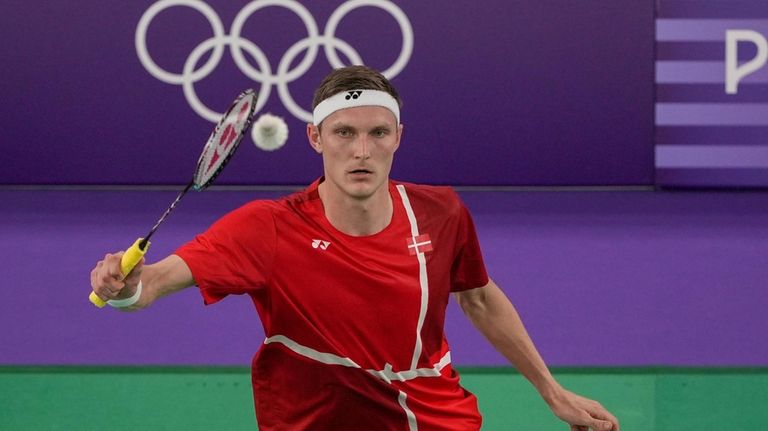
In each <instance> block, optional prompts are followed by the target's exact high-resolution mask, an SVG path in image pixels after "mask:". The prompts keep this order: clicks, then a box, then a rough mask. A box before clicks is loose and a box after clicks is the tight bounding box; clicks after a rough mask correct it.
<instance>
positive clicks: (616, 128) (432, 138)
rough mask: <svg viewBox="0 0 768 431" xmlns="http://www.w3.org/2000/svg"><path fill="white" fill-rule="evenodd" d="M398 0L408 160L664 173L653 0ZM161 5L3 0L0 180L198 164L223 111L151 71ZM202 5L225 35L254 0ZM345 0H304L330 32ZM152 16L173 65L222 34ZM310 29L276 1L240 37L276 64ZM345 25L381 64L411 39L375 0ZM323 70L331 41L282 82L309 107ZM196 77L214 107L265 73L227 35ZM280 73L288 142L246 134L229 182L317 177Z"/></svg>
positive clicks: (52, 179) (508, 168) (613, 175)
mask: <svg viewBox="0 0 768 431" xmlns="http://www.w3.org/2000/svg"><path fill="white" fill-rule="evenodd" d="M395 3H397V4H398V5H399V7H400V8H402V11H403V12H404V14H405V16H406V17H407V22H408V23H409V25H410V28H411V29H412V33H413V49H412V53H411V55H410V56H409V57H408V60H407V64H405V65H404V67H403V68H402V71H401V72H400V73H398V74H397V75H396V76H395V77H394V83H395V84H396V85H397V86H398V87H399V89H400V91H401V93H402V95H403V98H404V100H405V107H404V110H403V122H404V124H405V126H406V128H405V138H404V139H405V140H404V145H403V146H402V147H401V150H400V154H401V156H400V159H399V161H398V164H397V165H396V166H395V174H396V176H397V177H399V178H403V179H408V180H411V181H417V182H429V183H450V184H524V185H528V184H633V185H634V184H651V183H652V182H653V147H652V145H651V142H652V134H653V2H651V1H642V2H641V1H633V2H605V1H599V0H588V1H580V2H572V1H565V0H537V1H512V2H509V1H504V0H494V1H491V2H484V3H483V4H482V6H479V5H478V3H477V2H469V1H454V2H449V3H445V4H440V6H439V7H436V6H435V4H433V3H430V2H402V1H396V2H395ZM153 4H155V2H154V1H131V2H117V3H115V2H104V1H95V0H84V1H80V2H78V3H77V5H76V6H74V5H73V4H71V3H67V2H53V3H51V2H41V1H28V2H22V1H17V0H11V1H10V2H8V1H6V2H4V3H3V6H0V8H2V9H1V10H0V12H2V13H0V40H3V44H0V57H2V58H4V59H5V60H4V61H3V62H2V65H0V70H2V78H3V79H2V80H0V94H2V99H3V102H4V103H2V104H0V127H2V130H3V133H2V138H1V139H2V142H3V143H2V145H3V153H4V154H3V156H4V159H5V160H14V163H12V164H8V165H6V166H4V169H2V170H0V184H135V183H141V184H157V183H160V184H180V183H184V182H186V181H187V179H188V177H189V175H190V170H191V169H193V168H194V166H195V162H196V160H197V156H198V154H199V151H200V148H201V146H202V144H203V142H204V139H205V138H206V137H207V136H208V134H209V133H210V129H211V127H212V123H210V122H209V121H208V120H206V119H204V118H202V117H201V116H199V115H198V114H197V113H195V111H194V110H193V109H192V108H191V107H190V104H189V103H188V102H187V100H186V99H185V96H184V91H183V89H182V86H181V85H174V84H169V83H165V82H162V81H160V80H159V79H157V78H156V77H154V76H153V75H152V74H150V72H149V71H148V70H147V69H146V68H145V66H144V65H143V64H142V61H140V59H139V56H138V55H137V50H136V47H135V43H134V39H135V35H136V33H137V26H138V24H139V22H140V20H141V18H142V15H143V14H144V13H145V11H147V10H149V9H150V7H152V6H153ZM198 4H202V2H199V3H198ZM205 4H207V5H209V6H210V8H211V10H212V13H213V15H212V16H214V17H218V19H219V20H220V21H221V25H222V27H223V30H222V34H231V33H232V31H231V27H232V23H233V22H234V20H235V18H236V16H237V15H238V13H239V12H240V11H242V10H243V9H244V8H245V7H246V5H247V4H249V2H246V1H234V2H233V1H224V0H207V1H206V2H205ZM342 4H346V3H345V2H343V1H341V0H338V1H334V2H304V5H305V8H306V10H307V11H308V12H309V15H310V21H313V22H316V24H317V26H318V27H319V32H320V33H323V31H324V28H325V24H326V22H328V20H329V18H330V17H331V14H332V13H333V11H334V10H335V9H336V8H337V7H338V6H339V5H342ZM148 22H149V25H148V30H147V37H146V41H147V42H146V46H147V47H148V51H149V54H150V56H151V58H153V59H154V61H155V62H156V63H157V64H158V66H159V67H161V68H163V69H164V70H167V71H169V72H172V73H180V72H181V71H182V70H183V68H184V65H185V62H186V61H187V59H188V57H189V55H190V54H191V53H192V51H193V50H194V49H195V48H196V47H197V46H199V45H200V44H202V43H203V41H205V40H206V39H208V38H210V37H211V36H212V35H213V34H214V33H213V30H212V29H211V25H210V24H209V22H208V20H207V19H206V18H205V17H204V15H203V14H202V13H200V12H198V11H196V10H195V9H192V8H190V7H183V6H175V7H171V8H169V9H166V10H162V11H161V12H159V13H158V14H157V15H156V16H155V18H154V19H153V20H151V21H148ZM306 32H307V30H306V28H305V26H304V25H303V24H302V21H301V20H300V19H299V18H298V16H297V15H296V14H295V13H293V12H291V11H289V10H288V9H286V8H280V7H269V8H265V9H261V10H258V11H256V12H254V13H253V15H251V16H250V17H249V18H248V19H247V20H246V21H245V24H244V26H243V31H242V37H243V38H244V39H247V40H248V41H250V42H252V43H253V44H254V45H248V46H249V47H251V49H252V50H255V49H257V48H260V49H261V50H263V52H264V56H265V58H266V59H267V60H268V62H269V64H270V69H271V70H272V71H273V73H275V74H276V73H277V70H278V65H279V63H280V60H281V58H282V57H283V55H284V54H285V53H286V51H287V50H288V49H289V48H290V47H291V46H292V45H293V44H295V43H297V42H298V41H299V40H300V39H302V38H303V37H304V35H305V34H306ZM336 35H337V37H338V38H339V39H340V40H342V41H344V42H346V43H348V44H349V45H350V46H351V47H352V48H353V49H354V50H355V51H356V52H357V53H358V54H359V55H360V57H361V58H362V60H363V61H364V62H365V63H366V64H369V65H371V66H374V67H376V68H379V69H389V68H390V66H391V65H393V63H395V60H396V59H397V58H398V55H399V54H400V51H401V47H402V46H403V45H402V39H403V38H402V36H401V27H400V26H399V25H398V23H397V21H396V20H395V19H394V18H393V17H392V15H390V14H389V13H388V12H385V11H384V10H383V9H379V8H376V7H370V6H369V7H360V8H357V9H354V10H351V11H350V12H349V13H348V14H347V15H346V16H345V17H344V18H343V19H342V20H341V21H340V23H339V25H338V28H337V31H336ZM142 40H143V39H142ZM254 46H255V47H256V48H253V47H254ZM249 52H250V51H249ZM303 58H304V57H303V53H301V54H300V55H299V56H298V57H297V58H296V60H295V63H298V62H300V61H303V60H302V59H303ZM207 59H208V54H205V55H203V57H202V58H201V60H200V62H199V64H198V69H199V68H200V67H201V66H202V65H203V64H205V63H206V62H207ZM252 62H253V61H252ZM211 65H213V63H212V64H211ZM330 70H331V66H330V64H329V62H328V60H327V59H326V57H325V55H324V54H323V53H322V49H321V50H320V54H318V56H317V58H316V59H315V61H314V62H312V63H311V64H309V69H308V70H307V71H306V73H304V74H302V75H300V76H297V77H296V79H295V80H294V81H292V82H290V84H288V90H289V92H290V94H291V95H292V96H293V98H295V100H296V103H298V104H299V105H300V106H301V107H302V108H303V109H305V110H307V109H309V105H310V102H311V91H312V89H313V88H314V87H315V86H316V84H317V83H318V82H319V80H320V79H321V77H322V76H324V75H325V74H326V73H328V72H329V71H330ZM251 71H252V72H258V70H255V69H253V68H251ZM201 76H202V75H201ZM192 87H193V88H194V90H195V94H197V95H198V97H199V98H200V100H201V101H202V103H203V104H205V105H206V106H208V107H209V108H210V109H213V110H215V111H222V110H223V109H224V108H225V107H226V106H227V105H228V104H229V103H230V102H231V100H232V99H233V98H234V96H235V95H236V94H238V93H239V92H240V91H241V90H242V89H244V88H247V87H253V88H255V89H256V90H260V89H261V88H262V86H261V85H260V84H259V82H257V81H255V80H254V79H252V78H249V77H248V76H246V74H244V73H243V72H242V71H241V70H239V69H238V67H237V65H236V64H235V62H234V61H233V58H232V55H230V53H229V52H224V53H223V56H222V59H221V61H220V62H219V64H218V66H217V67H215V68H214V69H213V70H212V71H211V72H210V75H208V76H207V77H205V78H203V79H200V80H199V81H197V82H195V83H194V85H193V86H192ZM269 87H270V88H271V94H270V96H269V98H268V99H265V101H266V105H265V106H264V107H263V109H262V110H261V112H267V111H270V112H272V113H273V114H276V115H280V116H284V117H285V118H286V121H287V122H288V125H289V128H290V137H289V141H288V144H287V145H286V146H285V147H284V148H283V149H281V150H279V151H276V152H274V153H265V152H263V151H261V150H258V149H256V147H255V146H253V145H251V144H250V142H251V141H250V139H248V140H247V142H246V145H245V146H244V148H241V149H240V152H239V154H238V155H237V157H236V158H235V159H234V160H233V162H232V164H231V165H230V167H229V168H228V169H227V171H226V172H225V173H224V174H223V175H222V176H221V178H220V180H219V184H223V183H238V184H306V183H307V182H309V181H311V180H312V179H313V178H314V177H315V176H316V175H317V173H318V172H319V169H320V164H319V160H318V159H317V157H316V156H315V155H314V154H313V153H312V152H311V151H308V150H307V143H306V138H305V136H304V130H305V123H303V122H302V121H300V120H299V119H297V118H295V117H294V116H293V115H292V114H291V112H289V110H288V109H287V108H286V107H285V106H284V103H283V102H282V101H281V98H280V97H279V95H278V91H277V88H276V86H269ZM171 161H172V162H171ZM426 166H428V167H429V168H428V169H425V167H426Z"/></svg>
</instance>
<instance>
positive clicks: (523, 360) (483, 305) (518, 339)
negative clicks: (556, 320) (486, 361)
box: [456, 281, 561, 401]
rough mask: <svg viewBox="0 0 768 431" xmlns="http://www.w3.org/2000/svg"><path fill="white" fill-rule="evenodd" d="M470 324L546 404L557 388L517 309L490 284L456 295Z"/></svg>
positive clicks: (493, 284) (558, 387)
mask: <svg viewBox="0 0 768 431" xmlns="http://www.w3.org/2000/svg"><path fill="white" fill-rule="evenodd" d="M456 298H457V300H458V302H459V305H460V306H461V308H462V310H463V311H464V313H465V314H466V315H467V317H469V319H470V320H471V321H472V324H473V325H474V326H475V327H476V328H477V329H478V330H479V331H480V332H481V333H482V334H483V335H484V336H485V337H486V338H487V339H488V341H490V343H491V344H492V345H493V346H494V348H495V349H496V350H498V351H499V352H500V353H501V354H502V355H504V357H505V358H507V360H509V362H510V363H511V364H512V365H513V366H514V367H515V368H516V369H517V370H518V371H519V372H520V373H521V374H522V375H523V376H525V378H527V379H528V380H529V381H530V382H531V383H532V384H533V385H534V386H535V387H536V389H537V390H538V391H539V393H540V394H541V395H542V397H543V398H544V399H545V400H547V401H549V400H550V399H551V398H552V396H554V395H555V393H556V392H557V391H558V390H559V389H561V388H560V386H559V385H558V384H557V382H556V381H555V379H554V378H553V377H552V374H551V373H550V372H549V369H548V368H547V366H546V364H545V363H544V360H543V359H542V358H541V355H540V354H539V352H538V351H537V350H536V347H535V346H534V344H533V341H532V340H531V338H530V336H529V335H528V332H527V331H526V330H525V326H524V325H523V322H522V320H521V319H520V316H519V314H518V313H517V310H515V307H514V306H513V305H512V303H511V302H510V301H509V299H508V298H507V296H506V295H505V294H504V292H502V291H501V289H500V288H499V287H498V286H497V285H496V284H495V283H494V282H493V281H491V282H489V284H488V285H487V286H485V287H481V288H479V289H474V291H468V292H462V293H460V294H457V295H456Z"/></svg>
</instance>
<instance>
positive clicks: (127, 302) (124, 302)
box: [107, 280, 142, 308]
mask: <svg viewBox="0 0 768 431" xmlns="http://www.w3.org/2000/svg"><path fill="white" fill-rule="evenodd" d="M141 287H142V286H141V280H139V284H138V285H136V293H134V294H133V296H131V297H130V298H125V299H110V300H109V301H107V304H109V305H110V306H111V307H115V308H126V307H130V306H131V305H133V304H135V303H137V302H139V298H140V297H141Z"/></svg>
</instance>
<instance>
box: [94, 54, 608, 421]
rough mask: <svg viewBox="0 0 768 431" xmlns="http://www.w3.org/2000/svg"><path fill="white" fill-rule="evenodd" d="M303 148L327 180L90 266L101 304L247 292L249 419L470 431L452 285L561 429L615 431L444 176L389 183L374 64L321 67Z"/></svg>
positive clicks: (396, 134) (396, 103) (383, 94)
mask: <svg viewBox="0 0 768 431" xmlns="http://www.w3.org/2000/svg"><path fill="white" fill-rule="evenodd" d="M313 105H314V108H313V109H314V111H313V117H314V118H313V122H312V124H308V125H307V137H308V139H309V143H310V145H311V146H312V148H313V149H314V150H315V151H316V152H317V153H318V154H320V155H321V156H322V158H323V170H324V172H323V176H322V177H320V178H319V179H318V180H316V181H315V182H314V183H313V184H311V185H310V186H309V187H308V188H307V189H305V190H303V191H301V192H297V193H294V194H292V195H290V196H287V197H284V198H282V199H280V200H276V201H266V200H260V201H254V202H251V203H249V204H246V205H244V206H243V207H241V208H239V209H237V210H235V211H232V212H231V213H229V214H227V215H225V216H224V217H222V218H221V219H220V220H218V221H217V222H216V223H214V224H213V225H212V226H211V227H210V228H209V229H208V230H207V231H206V232H205V233H203V234H201V235H198V236H197V237H196V238H195V239H194V240H192V241H190V242H189V243H187V244H185V245H183V246H182V247H180V248H179V249H178V250H177V251H176V252H175V253H174V254H172V255H171V256H168V257H166V258H165V259H163V260H161V261H160V262H157V263H155V264H152V265H146V266H144V265H142V264H141V263H140V264H139V265H137V267H136V268H135V269H134V270H133V272H132V273H131V274H129V275H128V276H127V277H124V276H123V274H121V272H120V258H121V256H122V253H116V254H108V255H107V256H106V257H105V259H104V260H103V261H101V262H99V263H98V264H97V265H96V267H95V268H94V270H93V271H92V273H91V284H92V287H93V290H94V291H95V292H96V294H97V295H99V297H101V298H102V299H103V300H109V302H108V303H109V304H110V305H112V306H115V307H118V308H122V309H126V310H138V309H141V308H144V307H146V306H148V305H150V304H151V303H152V302H154V301H155V300H156V299H157V298H159V297H161V296H164V295H167V294H169V293H172V292H175V291H178V290H181V289H184V288H186V287H189V286H192V285H197V286H199V288H200V291H201V293H202V296H203V298H204V300H205V303H206V304H212V303H215V302H217V301H219V300H221V299H222V298H224V297H225V296H227V295H229V294H248V295H249V296H250V297H251V298H252V299H253V302H254V304H255V305H256V309H257V311H258V313H259V316H260V318H261V321H262V323H263V326H264V330H265V334H266V340H265V341H264V344H263V345H262V346H261V348H260V349H259V351H258V353H257V355H256V356H255V357H254V360H253V364H252V381H253V394H254V401H255V408H256V417H257V420H258V425H259V429H261V430H264V431H268V430H310V429H311V430H318V429H319V430H361V429H364V430H422V431H424V430H456V431H469V430H478V429H480V426H481V421H482V420H481V417H480V413H479V411H478V408H477V400H476V398H475V397H474V395H472V394H471V393H469V392H468V391H466V390H464V389H463V388H462V387H461V386H460V384H459V377H458V374H457V373H456V372H455V371H454V370H453V368H452V366H451V356H450V350H449V348H448V343H447V341H446V339H445V336H444V331H443V326H444V320H445V308H446V305H447V303H448V299H449V296H451V294H453V296H454V297H455V298H456V300H457V301H458V303H459V305H460V306H461V308H462V310H463V311H464V313H466V315H467V316H468V317H469V319H470V320H471V321H472V323H473V324H474V325H475V326H476V327H477V328H478V329H479V330H480V331H481V332H482V333H483V335H485V336H486V337H487V338H488V339H489V340H490V342H491V343H492V344H493V346H494V347H495V348H496V349H497V350H499V351H500V352H501V353H502V354H503V355H504V356H505V357H506V358H508V359H509V361H510V363H511V364H512V365H513V366H515V367H516V368H517V369H518V370H519V371H520V372H521V373H522V374H523V375H524V376H525V377H526V378H527V379H528V380H529V381H531V383H532V384H533V385H534V386H535V387H536V389H537V390H538V391H539V393H540V394H541V396H542V397H543V398H544V400H545V401H546V402H547V404H548V405H549V406H550V408H551V409H552V411H553V412H554V414H555V415H557V416H558V417H559V418H561V419H562V420H564V421H565V422H567V423H569V424H570V425H571V429H572V430H587V429H589V428H591V429H593V430H601V431H603V430H605V431H607V430H619V424H618V421H617V420H616V418H615V417H613V416H612V415H611V414H610V413H609V412H608V411H607V410H605V409H604V408H603V407H602V406H600V405H599V404H598V403H596V402H595V401H592V400H588V399H586V398H583V397H580V396H578V395H576V394H573V393H571V392H569V391H567V390H565V389H563V388H562V387H561V386H560V385H559V384H558V383H557V382H556V381H555V380H554V378H553V377H552V375H551V374H550V373H549V371H548V369H547V367H546V365H545V364H544V362H543V360H542V359H541V357H540V356H539V354H538V352H537V351H536V349H535V347H534V345H533V343H532V341H531V339H530V338H529V336H528V334H527V333H526V331H525V328H524V326H523V324H522V322H521V321H520V318H519V317H518V314H517V312H516V311H515V308H514V307H513V305H512V304H511V303H510V301H509V300H508V299H507V297H506V295H505V294H504V293H503V292H502V291H501V289H500V288H499V287H498V286H497V285H496V284H495V283H494V282H493V281H492V280H491V279H489V278H488V275H487V274H486V270H485V266H484V264H483V258H482V254H481V252H480V247H479V244H478V241H477V237H476V234H475V228H474V225H473V223H472V219H471V217H470V215H469V212H468V211H467V209H466V208H465V207H464V205H463V204H462V202H461V201H460V200H459V198H458V196H457V195H456V194H455V193H454V192H453V190H452V189H450V188H448V187H433V186H422V185H416V184H409V183H402V182H398V181H393V180H391V179H390V178H389V173H390V169H391V166H392V161H393V156H394V154H395V151H396V150H397V148H398V146H399V145H400V138H401V136H402V132H403V126H402V124H401V123H400V106H401V102H400V97H399V95H398V94H397V91H396V90H395V88H394V87H393V86H392V85H391V83H390V82H389V81H388V80H387V79H386V78H384V77H383V76H382V75H381V74H379V73H378V72H376V71H374V70H372V69H370V68H367V67H364V66H351V67H347V68H342V69H338V70H336V71H334V72H332V73H331V74H330V75H329V76H328V77H326V79H325V80H324V81H323V82H322V83H321V85H320V87H319V88H318V90H317V91H316V93H315V98H314V102H313Z"/></svg>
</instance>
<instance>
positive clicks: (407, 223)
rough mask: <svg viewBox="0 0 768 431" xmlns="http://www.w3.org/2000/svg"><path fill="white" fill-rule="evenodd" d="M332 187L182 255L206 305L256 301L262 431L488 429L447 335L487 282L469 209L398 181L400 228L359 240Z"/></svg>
mask: <svg viewBox="0 0 768 431" xmlns="http://www.w3.org/2000/svg"><path fill="white" fill-rule="evenodd" d="M321 181H322V179H320V180H318V181H316V182H315V183H313V184H312V185H311V186H309V187H308V188H307V189H306V190H304V191H301V192H298V193H295V194H293V195H290V196H288V197H285V198H283V199H280V200H277V201H254V202H251V203H249V204H247V205H245V206H243V207H241V208H239V209H237V210H235V211H233V212H231V213H229V214H227V215H226V216H224V217H223V218H222V219H220V220H219V221H217V222H216V223H215V224H214V225H213V226H211V227H210V228H209V229H208V231H206V232H205V233H203V234H202V235H199V236H197V237H196V238H195V239H194V240H193V241H191V242H189V243H188V244H186V245H184V246H182V247H181V248H179V249H178V250H177V252H176V254H177V255H179V256H180V257H181V258H182V259H183V260H184V261H185V262H186V263H187V265H188V266H189V268H190V269H191V270H192V274H193V276H194V279H195V282H196V283H197V285H198V286H200V291H201V292H202V295H203V298H204V300H205V302H206V304H211V303H214V302H216V301H219V300H220V299H222V298H223V297H225V296H226V295H228V294H248V295H249V296H250V297H251V298H252V299H253V302H254V304H255V306H256V309H257V311H258V313H259V316H260V318H261V322H262V324H263V326H264V333H265V334H266V340H265V341H264V344H263V345H262V346H261V348H260V349H259V351H258V353H257V354H256V355H255V357H254V359H253V364H252V382H253V395H254V401H255V407H256V417H257V420H258V425H259V429H260V430H263V431H269V430H292V431H295V430H305V429H306V430H309V429H312V430H318V429H320V430H324V429H329V430H361V429H365V430H416V429H420V430H462V431H465V430H477V429H479V428H480V424H481V417H480V414H479V412H478V409H477V400H476V399H475V397H474V395H472V394H471V393H469V392H468V391H466V390H464V389H463V388H462V387H461V386H460V385H459V378H458V374H457V373H456V372H455V371H454V370H453V368H452V367H451V358H450V351H449V349H448V343H447V342H446V339H445V336H444V333H443V326H444V320H445V308H446V306H447V303H448V299H449V296H450V295H449V294H450V292H452V291H461V290H466V289H472V288H477V287H481V286H485V285H486V284H487V283H488V276H487V274H486V271H485V266H484V264H483V259H482V255H481V253H480V247H479V245H478V241H477V237H476V234H475V228H474V225H473V223H472V219H471V217H470V215H469V212H468V211H467V209H466V208H465V207H464V205H463V204H462V203H461V201H460V200H459V198H458V196H457V195H456V194H455V192H453V190H452V189H450V188H448V187H432V186H421V185H414V184H403V183H395V182H390V183H389V192H390V195H391V197H392V201H393V204H394V205H393V207H394V212H393V215H392V220H391V222H390V224H389V225H388V226H387V227H386V228H385V229H384V230H382V231H381V232H378V233H376V234H374V235H370V236H361V237H356V236H350V235H347V234H345V233H343V232H341V231H339V230H337V229H336V228H334V227H333V226H332V225H331V224H330V222H329V221H328V220H327V219H326V217H325V212H324V209H323V203H322V201H321V200H320V197H319V194H318V191H317V186H318V184H319V183H320V182H321Z"/></svg>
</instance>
